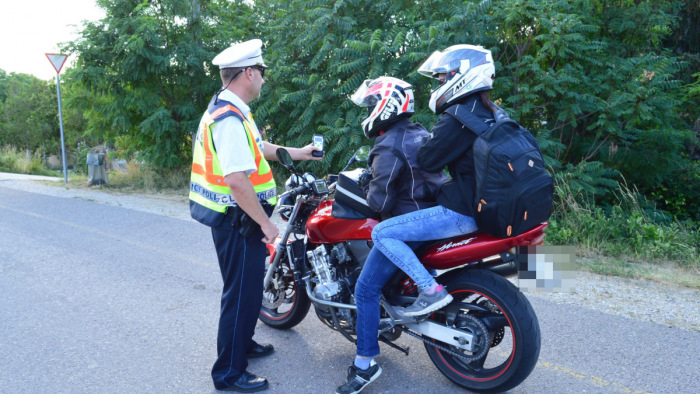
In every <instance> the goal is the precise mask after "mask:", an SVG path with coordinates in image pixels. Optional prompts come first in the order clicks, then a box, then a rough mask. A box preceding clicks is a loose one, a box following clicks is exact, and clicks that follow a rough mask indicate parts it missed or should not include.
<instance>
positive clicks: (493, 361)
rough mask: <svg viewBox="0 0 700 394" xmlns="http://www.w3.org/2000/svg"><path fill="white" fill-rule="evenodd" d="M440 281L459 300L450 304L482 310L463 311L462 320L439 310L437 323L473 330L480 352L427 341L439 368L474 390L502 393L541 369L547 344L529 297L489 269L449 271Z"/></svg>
mask: <svg viewBox="0 0 700 394" xmlns="http://www.w3.org/2000/svg"><path fill="white" fill-rule="evenodd" d="M438 282H439V283H443V284H444V285H445V286H446V288H447V290H448V291H449V292H450V294H451V295H452V297H453V298H454V299H453V301H452V303H451V304H450V305H460V303H462V304H473V305H478V306H480V307H481V308H479V309H481V310H472V309H467V308H463V307H462V308H459V310H460V312H459V313H457V314H456V316H455V315H450V316H448V315H447V314H445V313H440V311H438V312H436V313H434V314H433V315H432V316H431V319H432V320H434V321H437V322H440V323H441V324H446V325H449V326H451V327H453V328H458V329H462V330H465V331H468V332H470V333H471V334H472V335H473V339H474V344H477V345H478V346H477V345H475V347H476V348H477V349H479V350H475V351H474V352H471V353H470V352H466V351H464V350H462V349H460V348H458V347H455V346H449V345H447V344H445V343H442V342H439V341H435V340H433V341H432V343H425V349H426V350H427V352H428V355H429V356H430V359H431V361H432V362H433V364H435V366H436V367H437V368H438V369H439V370H440V372H441V373H442V374H443V375H445V376H446V377H447V378H448V379H450V380H451V381H453V382H454V383H456V384H458V385H460V386H462V387H464V388H466V389H469V390H471V391H477V392H494V391H495V392H502V391H507V390H510V389H512V388H513V387H515V386H517V385H519V384H520V383H522V382H523V381H524V380H525V379H526V378H527V377H528V375H530V373H531V372H532V370H533V369H534V368H535V364H536V363H537V358H538V357H539V354H540V342H541V335H540V326H539V322H538V321H537V316H536V315H535V311H534V310H533V309H532V306H531V305H530V302H529V301H528V300H527V298H525V296H524V295H523V293H521V292H520V291H519V290H518V288H517V287H515V286H514V285H513V284H512V283H511V282H509V281H508V280H506V279H504V278H503V277H501V276H498V275H496V274H494V273H492V272H489V271H483V270H472V271H464V272H461V273H459V274H457V275H456V276H455V275H453V274H452V275H450V274H449V273H448V274H445V277H444V279H443V281H442V282H441V281H440V279H438ZM448 308H449V307H448ZM452 310H454V309H452ZM448 319H449V322H448ZM481 323H483V324H481ZM479 346H480V347H479ZM486 348H488V349H486Z"/></svg>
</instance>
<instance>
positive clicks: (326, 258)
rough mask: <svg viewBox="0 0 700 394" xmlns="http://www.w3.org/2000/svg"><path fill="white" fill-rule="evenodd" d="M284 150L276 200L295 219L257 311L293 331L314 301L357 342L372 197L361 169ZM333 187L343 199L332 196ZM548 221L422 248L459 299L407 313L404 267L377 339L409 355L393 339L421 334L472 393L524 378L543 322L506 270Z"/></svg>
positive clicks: (391, 287) (389, 288) (410, 291)
mask: <svg viewBox="0 0 700 394" xmlns="http://www.w3.org/2000/svg"><path fill="white" fill-rule="evenodd" d="M367 152H368V149H367V147H363V148H362V149H360V150H359V151H358V152H357V153H356V154H355V155H354V156H353V157H352V159H351V160H350V162H349V163H348V165H347V166H346V167H345V169H347V168H348V167H349V166H350V165H351V164H353V163H354V162H357V161H361V160H363V159H364V160H366V154H367ZM277 155H278V158H279V161H280V163H282V164H283V165H284V166H285V167H286V168H287V169H289V170H290V171H292V173H293V175H292V176H291V177H290V179H289V180H288V181H287V186H288V191H287V192H286V193H284V194H282V195H281V196H280V198H279V202H278V213H279V214H280V216H281V217H282V219H283V220H285V221H286V222H287V227H286V229H285V230H284V232H283V233H282V236H281V237H280V238H278V242H277V243H276V244H275V245H274V246H273V245H268V250H269V258H268V261H267V264H268V267H267V271H266V276H265V282H264V297H263V307H262V310H261V311H260V316H259V318H260V320H261V321H262V322H263V323H265V324H267V325H269V326H271V327H274V328H278V329H289V328H291V327H294V326H296V325H297V324H299V323H300V322H301V321H302V320H303V319H304V318H305V317H306V315H307V312H308V311H309V308H310V306H311V305H312V304H313V306H314V310H315V312H316V315H317V316H318V318H319V319H321V321H322V322H323V323H325V324H326V325H327V326H328V327H330V328H332V329H334V330H337V331H338V332H340V333H341V334H342V335H343V336H344V337H345V338H347V339H348V340H350V341H351V342H353V343H355V339H354V338H353V335H354V334H355V325H356V321H357V307H356V306H355V302H354V300H355V299H354V286H355V283H356V281H357V278H358V277H359V275H360V271H361V270H362V266H363V264H364V261H365V259H366V258H367V255H368V254H369V251H370V249H371V248H372V237H371V233H372V228H373V227H374V226H375V225H376V224H377V223H378V221H377V220H375V219H373V218H371V217H369V216H370V215H369V214H370V213H371V211H370V212H367V211H365V210H363V209H362V205H363V203H364V205H366V202H365V201H364V196H360V194H361V192H360V187H359V186H358V185H357V177H356V176H355V175H356V174H357V170H356V171H353V172H346V171H345V170H343V171H341V173H340V174H339V175H338V176H329V182H327V181H326V180H324V179H317V178H316V177H315V176H313V175H312V174H309V173H306V174H304V175H301V174H298V173H297V172H296V170H295V169H294V166H293V164H292V160H291V157H290V156H289V153H288V152H287V151H286V150H284V149H278V151H277ZM363 156H365V157H363ZM333 192H334V194H335V195H334V197H335V199H332V198H329V196H330V194H331V193H333ZM341 200H342V201H345V202H346V203H345V204H342V203H341V202H340V201H341ZM353 202H355V204H353ZM546 227H547V223H543V224H540V225H539V226H537V227H534V228H532V229H530V230H529V231H527V232H525V233H524V234H521V235H519V236H517V237H512V238H503V239H501V238H494V237H492V236H490V235H487V234H483V233H478V232H477V233H472V234H468V235H464V236H460V237H456V238H451V239H443V240H439V241H434V242H430V243H428V244H427V245H424V246H422V247H420V248H419V249H418V250H416V255H417V256H419V259H420V261H421V262H422V263H423V264H424V265H425V267H426V268H428V269H433V270H439V271H442V273H441V274H440V275H439V276H438V277H437V278H436V280H437V281H438V283H441V284H443V285H445V287H446V288H447V290H448V291H449V292H450V294H451V295H452V297H453V298H454V300H453V301H452V303H450V304H449V305H447V306H445V307H443V308H442V309H440V310H438V311H436V312H433V313H432V314H430V315H427V316H419V317H406V316H404V315H403V314H402V313H401V308H399V307H405V306H408V305H410V304H412V303H413V301H414V300H415V299H416V297H417V296H418V290H417V287H416V285H415V284H414V283H413V281H412V280H411V278H410V277H408V276H407V275H406V274H405V273H404V272H403V271H401V270H399V271H398V272H397V273H396V275H395V276H394V277H393V278H392V279H391V280H390V281H389V282H388V283H387V284H386V286H385V287H384V289H383V296H382V298H381V300H380V304H381V310H382V319H381V322H380V329H379V332H378V335H379V340H380V341H381V342H383V343H386V344H387V345H389V346H390V347H392V348H395V349H397V350H400V351H403V352H404V353H406V354H408V349H405V348H403V347H401V346H399V345H397V344H395V343H394V341H395V340H396V339H398V338H399V336H400V335H402V334H403V333H406V334H407V335H410V336H412V337H415V338H417V339H419V340H420V341H422V342H423V344H424V346H425V349H426V350H427V352H428V355H429V356H430V359H431V361H432V362H433V364H435V366H436V367H437V368H438V370H439V371H440V372H441V373H442V374H444V375H445V376H446V377H447V378H449V379H450V380H451V381H453V382H454V383H456V384H458V385H460V386H462V387H464V388H466V389H469V390H472V391H506V390H509V389H511V388H513V387H515V386H517V385H518V384H520V383H521V382H522V381H523V380H525V379H526V378H527V376H528V375H529V374H530V372H532V370H533V368H534V367H535V364H536V362H537V358H538V356H539V353H540V328H539V323H538V321H537V316H535V311H534V310H533V309H532V306H531V305H530V303H529V302H528V300H527V298H525V296H524V295H523V294H522V293H521V292H520V291H519V290H518V288H517V287H516V286H515V285H513V284H512V283H511V282H510V281H508V280H506V279H505V277H508V276H512V275H515V274H516V273H517V255H516V250H517V247H518V246H522V245H539V244H541V243H542V241H543V239H544V235H545V233H544V229H545V228H546Z"/></svg>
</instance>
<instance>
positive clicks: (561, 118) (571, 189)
mask: <svg viewBox="0 0 700 394" xmlns="http://www.w3.org/2000/svg"><path fill="white" fill-rule="evenodd" d="M97 2H98V4H99V5H100V6H101V7H102V8H103V9H104V10H105V12H106V17H105V18H104V19H102V20H99V21H86V22H85V23H84V24H83V26H82V29H81V35H80V38H79V39H78V40H76V41H74V42H69V43H65V44H64V50H65V51H66V52H69V53H73V54H75V55H76V56H77V59H78V61H77V64H76V66H75V67H73V68H72V69H69V70H67V71H66V72H65V73H64V74H63V75H62V78H61V80H62V84H63V86H62V96H63V99H64V105H63V109H64V128H65V130H66V141H67V148H68V149H69V151H71V152H72V153H74V154H77V153H79V152H80V153H81V154H82V153H83V152H84V150H85V147H90V146H96V145H103V144H104V145H106V146H108V147H110V148H111V149H114V150H115V153H114V154H115V155H116V156H118V157H122V158H125V159H128V160H136V162H140V163H144V164H146V165H148V166H149V167H151V168H152V169H153V170H154V171H156V172H159V171H166V172H168V173H171V172H172V171H176V172H178V171H179V172H183V173H187V171H188V167H189V162H190V157H191V143H192V138H191V137H192V134H193V133H194V132H195V131H196V126H197V124H198V122H199V119H200V116H201V113H202V111H203V110H204V109H205V107H206V104H207V102H208V100H209V98H210V97H211V95H212V94H213V93H214V92H215V91H216V90H217V88H218V87H219V86H220V81H219V79H218V70H216V68H215V67H212V65H211V59H212V58H213V57H214V56H215V55H216V54H217V53H218V52H220V51H221V50H222V49H223V48H225V47H227V46H228V45H230V44H231V43H233V42H236V41H242V40H246V39H250V38H255V37H259V38H262V39H263V41H264V43H265V46H264V56H265V59H266V62H267V63H268V65H270V66H271V69H270V70H269V71H268V73H267V74H266V82H267V83H266V85H265V86H264V88H263V95H262V97H261V98H260V99H258V100H256V101H255V102H253V104H252V107H253V110H254V112H255V114H256V122H257V123H258V124H259V125H260V126H263V127H264V128H265V130H266V132H265V138H268V139H269V140H271V141H273V142H275V143H279V144H282V145H290V146H300V145H305V144H307V143H309V142H310V141H311V136H312V135H313V134H315V133H320V134H324V136H325V137H326V141H327V143H326V146H327V158H326V159H325V160H323V161H321V162H313V163H304V164H303V166H304V168H305V169H308V170H313V171H316V172H319V173H325V172H333V171H338V170H339V169H340V168H342V166H343V164H344V163H345V162H346V161H347V160H348V158H349V156H350V155H351V153H352V151H353V150H355V149H356V148H357V147H359V146H361V145H365V144H369V143H370V142H369V141H367V140H366V139H365V138H364V137H363V135H362V132H361V129H360V128H359V127H358V125H359V120H360V119H361V118H362V116H363V111H362V110H360V108H357V107H354V106H353V105H352V104H351V102H350V101H349V100H347V96H348V95H349V94H351V93H352V92H353V91H354V90H355V89H356V88H357V86H358V85H359V84H360V82H362V81H363V80H364V79H367V78H375V77H378V76H382V75H391V76H396V77H399V78H402V79H405V80H407V81H408V82H410V83H412V84H413V85H414V87H415V90H416V93H417V113H416V115H415V116H414V120H416V121H418V122H420V123H422V124H423V125H424V126H426V127H428V128H430V127H431V126H432V124H433V123H434V122H435V120H436V117H435V115H434V114H433V113H432V112H430V111H429V110H428V108H427V105H426V103H427V101H428V97H429V95H430V90H431V89H432V88H433V86H432V85H431V80H429V79H427V78H424V77H421V76H420V75H418V74H417V73H416V69H417V68H418V66H419V65H420V63H421V62H422V61H423V60H424V59H425V58H426V57H427V56H429V55H430V54H431V53H432V52H433V51H435V50H440V49H444V48H446V47H448V46H450V45H454V44H460V43H472V44H478V45H483V46H484V47H486V48H488V49H490V50H491V51H492V52H493V54H494V59H495V61H496V63H497V64H496V70H497V76H496V80H495V89H494V90H493V91H492V98H493V99H494V100H495V101H496V102H498V103H499V104H500V105H501V106H502V107H505V108H506V109H507V110H508V111H509V113H510V114H511V116H512V117H513V118H515V119H516V120H518V121H519V122H520V123H521V124H523V125H524V126H525V127H527V128H528V129H530V130H531V131H532V132H533V134H535V135H536V137H537V138H538V141H539V142H540V144H541V147H542V149H543V152H544V154H545V156H546V161H547V163H548V165H549V166H550V170H551V172H552V174H553V175H554V176H555V178H556V179H557V182H559V183H564V184H566V185H567V188H566V190H567V193H568V194H570V195H573V196H576V198H577V200H578V201H583V200H586V201H588V202H590V203H591V204H592V205H593V206H596V207H598V208H600V209H601V210H603V211H604V212H607V214H608V215H611V214H612V210H611V209H612V207H613V206H616V205H617V206H619V205H620V204H621V202H620V201H619V199H616V198H615V191H616V190H617V189H618V185H619V183H620V182H621V181H623V180H624V182H626V184H628V185H630V187H631V190H634V191H635V193H638V194H639V195H640V196H641V197H644V198H643V200H644V201H647V202H648V206H647V207H645V209H650V210H653V209H657V210H658V211H659V212H660V213H661V215H660V216H658V217H659V219H658V220H661V221H663V220H670V219H677V220H693V221H695V222H697V221H700V186H699V185H700V166H699V164H698V163H699V161H698V160H699V159H700V148H698V133H699V132H700V105H699V103H700V60H699V54H700V27H699V26H700V23H699V21H700V0H686V1H682V0H654V1H651V0H615V1H609V0H501V1H491V0H481V1H474V0H467V1H454V0H450V1H447V0H435V1H431V2H417V1H407V0H392V1H389V0H377V1H366V0H337V1H323V0H277V1H272V0H255V1H246V0H150V1H145V0H97ZM55 92H56V87H55V82H53V81H48V82H45V81H41V80H38V79H36V78H34V77H31V76H27V75H23V74H9V75H8V74H6V73H5V72H2V71H0V146H6V145H7V146H12V147H15V148H17V149H20V150H25V149H28V150H31V151H37V150H40V151H42V152H49V153H59V152H60V149H59V144H60V141H59V139H58V119H57V114H56V112H57V111H56V106H55V102H56V101H55V100H56V98H55V97H56V94H55ZM277 173H278V176H284V173H283V172H280V171H277ZM183 187H184V185H183ZM559 197H560V198H561V199H562V201H563V199H564V198H566V197H567V196H563V195H561V196H559ZM655 220H656V219H655Z"/></svg>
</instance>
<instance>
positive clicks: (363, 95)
mask: <svg viewBox="0 0 700 394" xmlns="http://www.w3.org/2000/svg"><path fill="white" fill-rule="evenodd" d="M373 81H374V80H373V79H366V80H365V81H364V82H362V84H361V85H360V87H359V88H357V90H356V91H355V93H353V94H352V96H350V100H351V101H352V102H353V103H355V105H359V106H360V107H371V106H374V105H375V104H377V101H378V100H379V97H377V94H376V93H377V92H376V89H372V88H370V86H369V85H370V84H371V83H372V82H373Z"/></svg>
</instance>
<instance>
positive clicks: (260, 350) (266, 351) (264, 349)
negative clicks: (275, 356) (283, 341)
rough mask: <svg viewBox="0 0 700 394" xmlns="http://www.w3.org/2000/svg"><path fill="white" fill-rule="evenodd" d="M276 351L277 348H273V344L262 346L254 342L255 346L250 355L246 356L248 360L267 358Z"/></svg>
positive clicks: (249, 350) (250, 350)
mask: <svg viewBox="0 0 700 394" xmlns="http://www.w3.org/2000/svg"><path fill="white" fill-rule="evenodd" d="M274 351H275V348H274V347H272V345H271V344H269V343H268V344H266V345H261V344H259V343H257V342H255V341H253V345H252V346H251V347H250V349H248V353H246V356H247V357H248V358H260V357H265V356H269V355H270V354H272V353H273V352H274Z"/></svg>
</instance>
